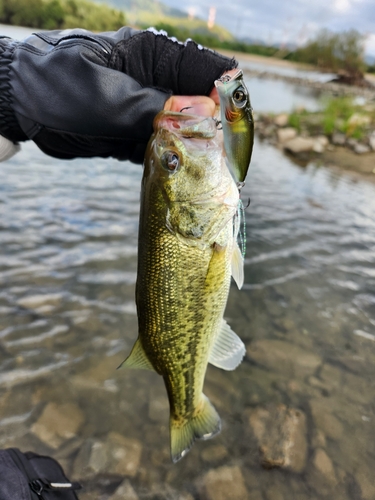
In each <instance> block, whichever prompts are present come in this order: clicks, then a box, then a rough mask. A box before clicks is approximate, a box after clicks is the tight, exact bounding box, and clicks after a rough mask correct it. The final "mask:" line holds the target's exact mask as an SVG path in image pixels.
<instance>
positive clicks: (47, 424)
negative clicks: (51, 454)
mask: <svg viewBox="0 0 375 500" xmlns="http://www.w3.org/2000/svg"><path fill="white" fill-rule="evenodd" d="M84 421H85V417H84V415H83V412H82V411H81V410H80V409H79V408H78V406H76V405H75V404H73V403H66V404H62V405H57V404H56V403H49V404H48V405H47V406H46V407H45V408H44V410H43V412H42V414H41V415H40V417H39V419H38V420H37V421H36V422H35V423H34V424H33V426H32V427H31V432H32V433H33V434H35V435H36V436H37V437H38V438H39V439H40V440H41V441H43V443H45V444H46V445H48V446H50V447H51V448H58V447H59V446H60V445H61V444H62V443H63V442H64V441H66V440H68V439H71V438H73V437H75V436H76V434H77V432H78V430H79V428H80V427H81V425H82V424H83V422H84Z"/></svg>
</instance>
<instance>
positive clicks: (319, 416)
mask: <svg viewBox="0 0 375 500" xmlns="http://www.w3.org/2000/svg"><path fill="white" fill-rule="evenodd" d="M326 399H327V401H326V400H323V399H321V398H317V399H311V400H310V403H309V404H310V410H311V414H312V417H313V421H314V424H315V426H316V429H319V430H320V431H322V432H323V433H324V434H325V436H327V437H328V438H330V439H335V440H338V439H340V438H341V436H342V435H343V432H344V427H343V425H342V423H341V422H340V421H339V420H338V418H337V417H335V416H334V415H333V414H332V410H331V407H330V401H329V399H328V398H326Z"/></svg>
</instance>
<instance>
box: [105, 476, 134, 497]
mask: <svg viewBox="0 0 375 500" xmlns="http://www.w3.org/2000/svg"><path fill="white" fill-rule="evenodd" d="M108 500H138V495H137V494H136V492H135V491H134V489H133V486H132V485H131V484H130V482H129V480H128V479H125V481H123V482H122V483H121V484H120V486H119V487H118V488H117V490H116V491H115V492H114V493H113V495H111V496H110V497H109V498H108Z"/></svg>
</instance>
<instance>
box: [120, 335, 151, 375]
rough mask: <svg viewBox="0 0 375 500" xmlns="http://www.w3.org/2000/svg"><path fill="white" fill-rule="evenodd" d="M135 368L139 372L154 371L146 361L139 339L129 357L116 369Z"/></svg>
mask: <svg viewBox="0 0 375 500" xmlns="http://www.w3.org/2000/svg"><path fill="white" fill-rule="evenodd" d="M122 367H124V368H135V369H141V370H154V367H153V366H152V364H151V361H150V360H149V359H148V357H147V354H146V353H145V351H144V349H143V347H142V344H141V342H140V340H139V338H138V339H137V340H136V342H135V344H134V346H133V349H132V351H131V353H130V354H129V356H128V357H127V358H126V359H125V360H124V361H123V362H122V363H121V365H120V366H119V367H118V368H122Z"/></svg>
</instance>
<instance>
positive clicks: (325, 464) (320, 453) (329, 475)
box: [313, 448, 337, 486]
mask: <svg viewBox="0 0 375 500" xmlns="http://www.w3.org/2000/svg"><path fill="white" fill-rule="evenodd" d="M313 466H314V471H313V476H316V477H317V479H318V482H321V481H323V482H325V483H326V484H327V485H329V486H336V484H337V477H336V474H335V469H334V466H333V463H332V460H331V459H330V458H329V456H328V455H327V453H326V451H325V450H323V449H321V448H318V449H317V450H316V451H315V454H314V458H313Z"/></svg>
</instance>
